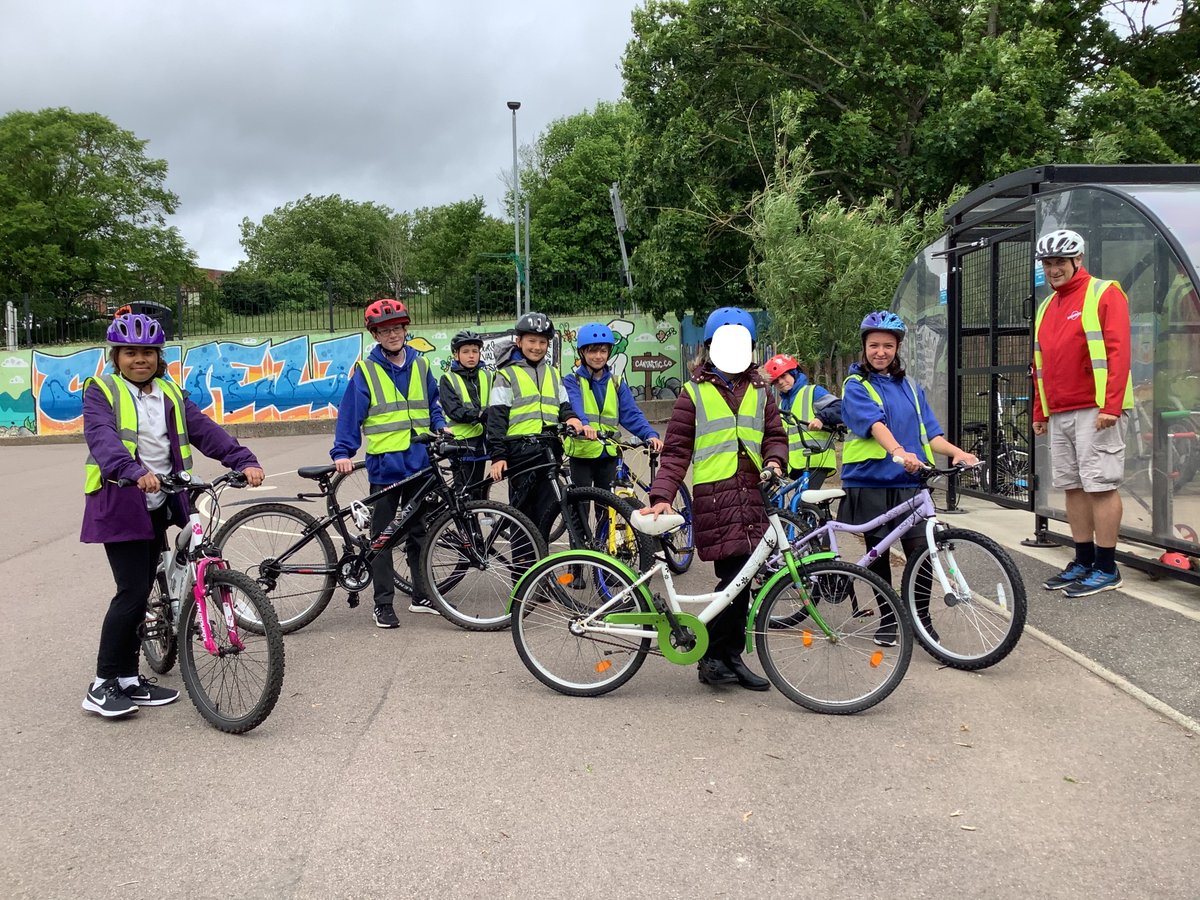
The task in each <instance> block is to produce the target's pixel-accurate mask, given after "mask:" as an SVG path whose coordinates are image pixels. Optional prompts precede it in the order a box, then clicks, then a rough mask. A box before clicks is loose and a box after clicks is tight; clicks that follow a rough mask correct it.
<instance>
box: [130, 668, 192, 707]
mask: <svg viewBox="0 0 1200 900" xmlns="http://www.w3.org/2000/svg"><path fill="white" fill-rule="evenodd" d="M157 681H158V679H157V678H147V677H146V676H145V675H139V676H138V683H137V684H135V685H131V686H130V687H127V688H122V689H121V690H123V691H124V692H125V696H126V697H128V698H129V699H130V700H132V701H133V702H134V703H136V704H137V705H138V706H166V705H167V704H168V703H174V702H175V701H176V700H178V699H179V691H174V690H171V688H165V687H159V686H158V684H157V683H156V682H157Z"/></svg>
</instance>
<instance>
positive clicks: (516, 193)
mask: <svg viewBox="0 0 1200 900" xmlns="http://www.w3.org/2000/svg"><path fill="white" fill-rule="evenodd" d="M508 108H509V109H511V110H512V137H513V267H514V268H515V269H516V270H517V318H518V319H519V318H521V199H520V198H521V174H520V172H519V171H518V170H517V110H518V109H520V108H521V101H520V100H509V101H508Z"/></svg>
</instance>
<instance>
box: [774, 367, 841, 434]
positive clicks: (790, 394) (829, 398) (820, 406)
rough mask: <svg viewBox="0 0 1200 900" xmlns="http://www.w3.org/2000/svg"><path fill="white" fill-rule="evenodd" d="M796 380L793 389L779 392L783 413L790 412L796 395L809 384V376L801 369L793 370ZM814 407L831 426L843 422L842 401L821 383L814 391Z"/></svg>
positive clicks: (826, 425)
mask: <svg viewBox="0 0 1200 900" xmlns="http://www.w3.org/2000/svg"><path fill="white" fill-rule="evenodd" d="M793 371H794V372H795V373H796V374H795V376H794V377H795V379H796V380H795V381H794V382H793V383H792V387H791V390H788V391H780V393H779V411H780V412H781V413H790V412H791V411H792V405H793V404H794V403H795V402H796V397H797V395H799V393H800V389H801V388H803V387H805V386H807V384H808V376H807V375H805V374H804V373H803V372H801V371H800V370H799V369H794V370H793ZM813 407H814V411H815V412H816V414H817V418H818V419H820V420H821V422H822V423H823V424H824V425H825V427H826V428H829V427H830V426H832V425H841V424H842V401H841V400H839V399H838V398H837V397H836V396H834V395H833V394H831V393H830V392H829V391H827V390H825V388H823V387H821V385H819V384H818V385H817V388H816V390H815V391H813Z"/></svg>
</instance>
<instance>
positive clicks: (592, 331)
mask: <svg viewBox="0 0 1200 900" xmlns="http://www.w3.org/2000/svg"><path fill="white" fill-rule="evenodd" d="M616 342H617V339H616V338H615V337H613V333H612V329H611V328H609V327H608V326H607V325H601V324H599V323H598V322H591V323H589V324H587V325H584V326H583V327H582V328H580V329H579V330H578V331H577V332H575V346H576V347H578V348H579V349H580V350H582V349H583V348H584V347H591V346H594V345H596V344H608V346H610V347H611V346H612V345H613V344H615V343H616Z"/></svg>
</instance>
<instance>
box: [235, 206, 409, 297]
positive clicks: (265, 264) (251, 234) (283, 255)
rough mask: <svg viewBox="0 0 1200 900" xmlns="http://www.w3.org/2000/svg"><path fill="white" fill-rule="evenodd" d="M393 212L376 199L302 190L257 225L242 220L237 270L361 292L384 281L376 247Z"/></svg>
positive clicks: (293, 285) (294, 286) (293, 287)
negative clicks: (241, 258)
mask: <svg viewBox="0 0 1200 900" xmlns="http://www.w3.org/2000/svg"><path fill="white" fill-rule="evenodd" d="M393 216H394V213H393V212H392V210H390V209H388V208H387V207H386V206H381V205H379V204H376V203H359V202H357V201H354V200H346V199H343V198H342V197H339V196H338V195H337V194H331V195H328V196H321V197H314V196H312V195H311V194H305V195H304V197H302V198H301V199H300V200H296V201H293V202H290V203H285V204H284V205H283V206H280V207H276V209H275V210H274V211H273V212H270V213H267V214H266V215H265V216H263V218H262V221H261V222H259V223H258V224H255V223H254V222H251V221H250V220H249V219H243V220H242V238H241V242H242V248H243V249H244V250H245V251H246V262H245V263H244V264H243V265H242V266H239V269H243V268H244V269H246V270H247V271H248V274H255V275H259V276H277V275H284V274H288V275H296V276H305V277H307V278H308V279H309V280H311V281H312V282H314V283H316V284H318V285H324V284H325V283H327V282H330V283H333V284H335V285H337V286H338V287H339V289H340V290H342V291H344V292H346V293H347V294H349V295H352V296H354V297H356V298H357V297H364V296H367V295H368V294H370V293H371V292H372V291H373V290H374V289H375V288H376V287H377V286H378V285H380V284H382V283H383V282H384V281H385V280H386V276H387V273H386V272H385V271H384V268H383V262H382V259H381V248H382V246H383V245H384V243H385V240H386V238H387V237H388V236H389V234H390V233H391V231H390V228H391V225H390V222H391V219H392V218H393ZM280 287H281V288H284V286H283V285H282V284H281V285H280ZM284 289H286V290H289V291H293V292H295V291H299V293H300V294H301V295H305V291H306V290H307V287H306V286H305V285H304V284H303V283H301V282H290V283H289V285H288V286H287V287H286V288H284ZM289 296H291V295H289ZM305 296H306V295H305ZM292 299H297V298H295V297H292Z"/></svg>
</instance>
